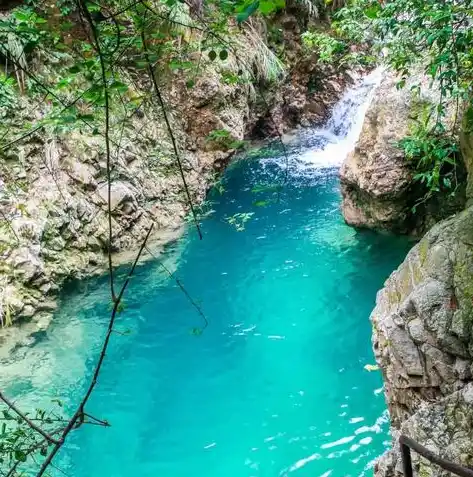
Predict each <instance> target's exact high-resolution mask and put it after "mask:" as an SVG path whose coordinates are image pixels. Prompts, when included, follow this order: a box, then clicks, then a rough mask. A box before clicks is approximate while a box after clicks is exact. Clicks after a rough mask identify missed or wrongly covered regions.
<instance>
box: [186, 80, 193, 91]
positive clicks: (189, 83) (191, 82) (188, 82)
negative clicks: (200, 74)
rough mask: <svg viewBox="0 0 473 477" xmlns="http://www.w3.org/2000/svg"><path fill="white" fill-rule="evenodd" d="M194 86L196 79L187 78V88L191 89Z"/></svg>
mask: <svg viewBox="0 0 473 477" xmlns="http://www.w3.org/2000/svg"><path fill="white" fill-rule="evenodd" d="M194 86H195V81H194V80H192V79H190V80H187V81H186V88H187V89H191V88H193V87H194Z"/></svg>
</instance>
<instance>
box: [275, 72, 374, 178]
mask: <svg viewBox="0 0 473 477" xmlns="http://www.w3.org/2000/svg"><path fill="white" fill-rule="evenodd" d="M381 78H382V70H381V69H380V68H377V69H375V70H374V71H372V72H371V73H370V74H369V75H367V76H366V77H364V78H363V79H362V80H360V81H359V82H358V83H357V84H356V85H355V86H354V87H352V88H350V89H348V90H347V91H346V93H345V94H344V95H343V96H342V98H341V99H340V100H339V102H338V103H337V104H336V105H335V106H334V108H333V110H332V114H331V116H330V118H329V119H328V121H327V123H326V125H325V126H323V127H321V128H309V129H305V130H303V131H302V132H300V133H299V134H298V135H297V139H296V141H295V142H296V143H297V146H296V147H291V146H289V154H290V161H289V168H290V172H291V175H292V176H293V177H294V176H295V177H297V176H304V177H308V176H311V175H314V174H315V175H320V174H321V173H324V172H323V171H325V172H326V170H327V169H338V168H339V167H340V166H341V164H342V162H343V161H344V159H345V158H346V156H347V155H348V153H349V152H350V151H352V150H353V148H354V147H355V144H356V141H357V140H358V137H359V136H360V133H361V129H362V127H363V120H364V117H365V114H366V111H367V110H368V107H369V105H370V103H371V100H372V98H373V94H374V91H375V89H376V87H377V86H378V85H379V83H380V81H381ZM273 161H274V162H276V161H277V163H278V164H279V166H280V167H285V163H284V160H283V158H281V157H279V158H278V159H276V160H274V159H273Z"/></svg>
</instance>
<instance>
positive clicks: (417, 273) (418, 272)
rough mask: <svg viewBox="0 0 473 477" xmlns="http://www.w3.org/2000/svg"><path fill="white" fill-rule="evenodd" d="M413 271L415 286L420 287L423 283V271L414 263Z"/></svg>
mask: <svg viewBox="0 0 473 477" xmlns="http://www.w3.org/2000/svg"><path fill="white" fill-rule="evenodd" d="M411 269H412V280H413V282H414V285H418V284H419V283H420V282H421V281H422V269H421V267H420V265H419V264H418V263H413V264H412V267H411Z"/></svg>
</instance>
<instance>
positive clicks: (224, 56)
mask: <svg viewBox="0 0 473 477" xmlns="http://www.w3.org/2000/svg"><path fill="white" fill-rule="evenodd" d="M219 56H220V59H221V60H222V61H225V60H226V59H227V58H228V51H227V50H222V51H221V52H220V53H219Z"/></svg>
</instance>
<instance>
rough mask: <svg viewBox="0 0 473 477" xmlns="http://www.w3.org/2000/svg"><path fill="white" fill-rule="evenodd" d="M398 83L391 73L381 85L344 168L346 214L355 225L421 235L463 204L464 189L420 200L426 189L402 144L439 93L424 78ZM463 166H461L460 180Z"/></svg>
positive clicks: (342, 174)
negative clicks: (400, 85) (415, 90)
mask: <svg viewBox="0 0 473 477" xmlns="http://www.w3.org/2000/svg"><path fill="white" fill-rule="evenodd" d="M397 83H398V79H397V78H396V77H395V76H393V75H387V76H386V77H385V78H384V79H383V81H382V82H381V84H380V86H379V87H378V88H377V90H376V92H375V96H374V99H373V102H372V104H371V106H370V107H369V109H368V111H367V113H366V116H365V121H364V123H363V129H362V132H361V135H360V138H359V140H358V143H357V145H356V147H355V149H354V151H353V152H351V153H350V154H349V155H348V157H347V159H346V160H345V162H344V164H343V166H342V168H341V171H340V179H341V191H342V196H343V202H342V212H343V216H344V218H345V221H346V222H347V223H348V224H349V225H353V226H355V227H366V228H371V229H377V230H389V231H393V232H396V233H402V234H413V235H421V234H422V233H423V232H424V231H425V230H428V228H429V227H430V226H432V225H433V224H434V223H435V222H437V221H439V220H441V219H443V218H446V217H448V216H449V215H451V214H453V213H455V212H457V211H458V210H460V209H461V208H462V207H463V205H464V191H463V189H462V187H460V188H459V189H458V190H457V191H456V193H455V195H454V196H452V195H451V194H444V195H441V194H437V195H435V196H434V197H432V198H431V199H429V200H428V201H427V202H424V201H423V200H422V199H423V197H424V195H425V193H426V190H425V189H424V187H423V186H422V185H421V184H420V183H419V182H415V181H414V179H413V177H414V174H415V171H414V169H413V167H412V165H411V164H409V162H408V161H407V160H406V158H405V156H404V152H403V151H402V149H400V147H399V146H398V142H399V141H400V140H401V139H402V138H404V137H405V136H406V135H408V134H409V128H410V124H411V121H413V120H414V119H415V118H417V117H418V116H419V114H420V108H421V107H422V105H423V104H425V103H428V102H435V98H436V94H437V93H436V91H435V90H432V89H431V88H430V87H429V84H428V82H427V80H426V79H425V78H422V77H413V78H411V79H410V80H409V82H408V84H406V86H405V87H404V88H402V89H398V88H397V86H396V85H397ZM414 84H420V85H421V87H420V93H419V95H414V93H413V92H412V91H411V86H413V85H414ZM462 170H463V167H462V166H460V167H459V172H458V174H459V178H460V180H461V179H462V177H463V172H462ZM414 206H416V211H415V212H414V211H413V208H414Z"/></svg>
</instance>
